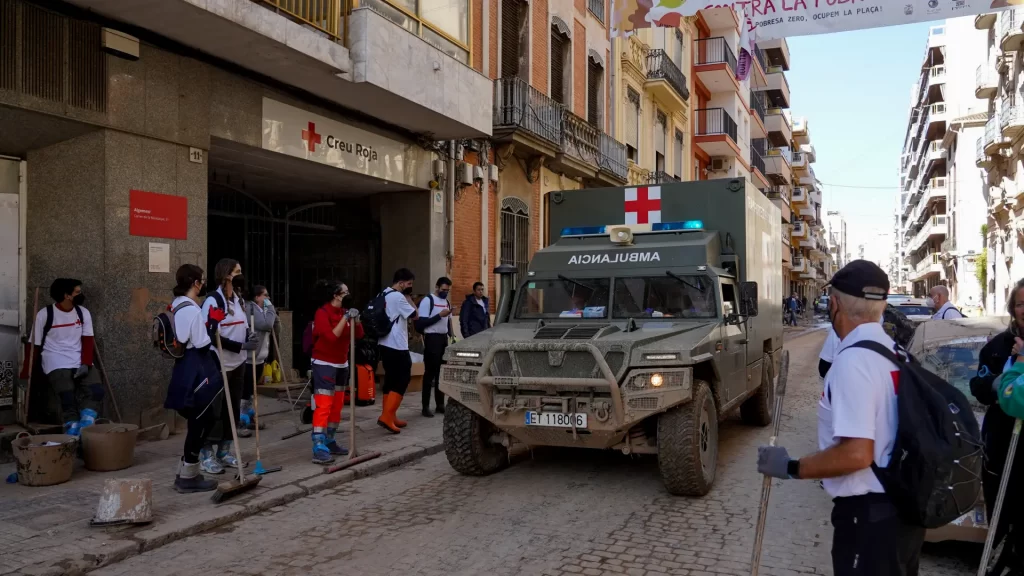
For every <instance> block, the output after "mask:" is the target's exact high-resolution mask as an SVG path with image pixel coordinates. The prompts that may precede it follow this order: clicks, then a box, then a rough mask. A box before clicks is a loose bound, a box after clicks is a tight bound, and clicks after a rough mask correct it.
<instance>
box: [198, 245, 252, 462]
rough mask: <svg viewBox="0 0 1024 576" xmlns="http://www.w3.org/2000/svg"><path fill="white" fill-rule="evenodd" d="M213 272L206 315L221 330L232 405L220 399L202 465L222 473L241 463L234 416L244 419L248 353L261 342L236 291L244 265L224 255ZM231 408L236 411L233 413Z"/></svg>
mask: <svg viewBox="0 0 1024 576" xmlns="http://www.w3.org/2000/svg"><path fill="white" fill-rule="evenodd" d="M213 273H214V279H215V280H216V281H217V290H216V291H214V292H211V293H209V294H207V296H206V301H204V302H203V315H204V316H205V317H206V319H207V322H208V324H209V326H211V327H213V328H215V331H216V332H219V333H220V342H221V347H222V348H223V352H221V351H219V350H217V346H216V344H217V342H216V340H214V347H213V351H214V352H215V353H216V354H217V356H218V358H219V360H220V363H221V364H222V365H223V367H224V370H225V371H227V375H228V382H227V384H228V391H229V392H230V393H231V402H230V405H229V403H228V398H227V396H224V400H223V401H222V402H220V410H219V416H218V418H217V423H216V424H215V425H214V427H213V430H212V431H211V432H210V435H209V445H207V446H206V447H205V448H203V452H202V459H201V468H202V469H203V472H206V473H208V474H221V473H223V472H224V466H228V467H231V468H234V467H236V466H238V463H237V458H236V457H235V452H234V450H232V447H231V443H232V434H231V415H233V416H234V419H235V422H240V419H239V401H240V400H241V399H242V380H243V379H244V377H245V355H246V354H248V353H249V352H250V351H252V350H256V349H258V348H259V345H260V341H259V338H258V337H257V336H256V334H249V328H248V326H249V319H248V318H246V317H245V308H244V307H243V306H242V300H241V299H240V298H239V297H238V294H235V290H234V286H233V284H232V280H234V278H235V277H236V276H240V275H241V274H242V266H241V265H240V264H239V263H238V261H237V260H232V259H231V258H223V259H221V260H220V261H219V262H217V265H216V266H214V267H213ZM228 410H231V411H232V412H231V415H229V412H228ZM251 434H252V432H250V431H249V430H248V429H246V428H241V429H239V430H238V435H239V436H243V437H247V436H250V435H251Z"/></svg>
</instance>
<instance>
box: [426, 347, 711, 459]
mask: <svg viewBox="0 0 1024 576" xmlns="http://www.w3.org/2000/svg"><path fill="white" fill-rule="evenodd" d="M463 360H466V361H465V362H463ZM440 388H441V391H442V392H444V393H445V394H447V395H448V396H449V397H451V398H453V399H455V400H457V401H458V402H460V403H461V404H463V405H465V406H466V407H467V408H469V409H470V410H473V411H474V412H476V413H478V414H480V415H481V416H483V417H484V418H486V419H487V420H488V421H490V422H491V423H493V424H494V425H495V426H497V427H498V428H500V429H501V430H502V431H504V432H507V433H508V434H509V435H511V436H513V437H514V438H515V439H516V440H518V441H520V442H523V443H525V444H527V445H531V446H578V447H587V448H612V447H616V446H619V445H620V444H623V443H624V442H625V443H628V442H630V440H629V437H635V438H638V437H641V436H642V434H641V433H640V432H642V431H633V432H632V433H630V429H631V428H634V427H635V426H636V425H637V424H639V423H641V422H643V421H644V420H646V419H647V418H649V417H650V416H652V415H654V414H657V413H659V412H662V411H664V410H666V409H667V408H670V407H672V406H675V405H677V404H680V403H683V402H686V401H689V399H690V398H691V396H692V388H693V370H692V368H690V367H673V368H652V367H647V366H645V367H643V368H638V369H632V370H631V369H629V367H628V352H627V351H626V350H621V349H616V348H615V347H610V348H608V349H604V350H602V349H601V348H599V347H598V346H596V345H594V344H592V343H583V342H522V343H520V342H515V343H500V344H495V345H494V346H492V347H491V349H490V350H489V351H488V352H487V353H486V354H484V355H483V357H482V358H481V359H480V360H479V363H476V362H472V361H471V360H469V359H465V358H458V357H456V358H449V364H447V365H445V366H444V368H443V369H442V371H441V378H440ZM531 413H532V414H534V415H536V414H542V413H554V414H566V415H571V414H586V427H578V426H576V427H573V426H569V427H557V426H547V425H539V424H528V422H529V421H530V415H531ZM533 420H535V421H536V420H537V417H536V416H533ZM542 420H543V419H542ZM569 420H570V421H571V422H573V423H575V422H577V421H578V419H575V418H570V419H569ZM627 433H629V434H628V436H627Z"/></svg>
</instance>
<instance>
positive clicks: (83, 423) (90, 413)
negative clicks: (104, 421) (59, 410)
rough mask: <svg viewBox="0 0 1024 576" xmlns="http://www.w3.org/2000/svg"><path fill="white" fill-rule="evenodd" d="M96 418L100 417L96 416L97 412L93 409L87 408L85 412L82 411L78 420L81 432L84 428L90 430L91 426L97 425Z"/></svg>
mask: <svg viewBox="0 0 1024 576" xmlns="http://www.w3.org/2000/svg"><path fill="white" fill-rule="evenodd" d="M96 416H98V414H96V411H95V410H93V409H92V408H86V409H85V410H82V413H81V414H80V415H79V420H78V428H79V430H81V429H82V428H88V427H89V426H92V425H93V424H95V423H96Z"/></svg>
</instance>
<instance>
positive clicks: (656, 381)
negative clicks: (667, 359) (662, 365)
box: [651, 374, 663, 388]
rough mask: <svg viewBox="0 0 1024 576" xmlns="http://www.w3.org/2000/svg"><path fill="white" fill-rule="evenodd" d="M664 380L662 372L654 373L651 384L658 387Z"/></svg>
mask: <svg viewBox="0 0 1024 576" xmlns="http://www.w3.org/2000/svg"><path fill="white" fill-rule="evenodd" d="M662 382H663V380H662V378H661V374H652V375H651V386H653V387H655V388H657V387H659V386H661V384H662Z"/></svg>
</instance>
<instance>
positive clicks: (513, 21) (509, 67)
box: [501, 0, 529, 78]
mask: <svg viewBox="0 0 1024 576" xmlns="http://www.w3.org/2000/svg"><path fill="white" fill-rule="evenodd" d="M527 8H529V6H528V5H527V4H525V3H524V2H523V0H502V2H501V77H502V78H515V77H516V76H523V77H525V76H526V74H525V72H526V70H527V64H526V54H527V52H526V47H527V45H528V44H527V34H528V29H527V15H528V12H527Z"/></svg>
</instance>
